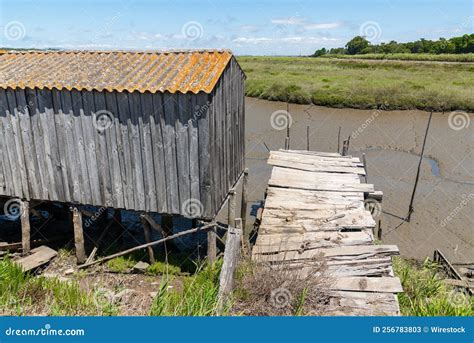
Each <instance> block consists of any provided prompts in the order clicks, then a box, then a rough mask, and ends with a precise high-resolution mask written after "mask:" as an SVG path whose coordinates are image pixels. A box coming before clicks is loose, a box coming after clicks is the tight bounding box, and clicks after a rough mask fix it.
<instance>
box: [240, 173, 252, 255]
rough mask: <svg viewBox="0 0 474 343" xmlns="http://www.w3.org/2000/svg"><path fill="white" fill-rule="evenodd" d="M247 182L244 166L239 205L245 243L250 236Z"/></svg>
mask: <svg viewBox="0 0 474 343" xmlns="http://www.w3.org/2000/svg"><path fill="white" fill-rule="evenodd" d="M248 183H249V169H248V168H245V170H244V179H243V182H242V203H241V206H240V217H241V218H242V229H243V241H244V242H245V244H248V240H249V236H250V233H249V231H248V230H247V206H248ZM248 246H250V245H248Z"/></svg>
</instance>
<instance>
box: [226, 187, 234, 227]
mask: <svg viewBox="0 0 474 343" xmlns="http://www.w3.org/2000/svg"><path fill="white" fill-rule="evenodd" d="M227 211H228V212H227V223H228V224H229V226H231V227H235V189H231V190H230V191H229V203H228V205H227Z"/></svg>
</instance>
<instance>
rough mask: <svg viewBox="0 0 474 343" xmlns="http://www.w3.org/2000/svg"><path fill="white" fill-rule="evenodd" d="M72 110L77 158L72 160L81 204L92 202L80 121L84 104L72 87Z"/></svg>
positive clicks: (78, 92)
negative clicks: (76, 171) (76, 175)
mask: <svg viewBox="0 0 474 343" xmlns="http://www.w3.org/2000/svg"><path fill="white" fill-rule="evenodd" d="M71 101H72V112H71V119H72V121H71V124H72V131H73V132H74V137H75V139H74V141H75V149H76V154H77V155H76V157H78V159H77V160H75V161H74V168H76V169H77V170H78V172H79V182H80V186H79V187H80V191H81V199H82V203H83V204H93V199H92V189H91V184H90V181H89V180H90V177H89V170H88V168H87V163H88V159H87V158H86V142H85V141H84V137H85V136H84V134H83V132H84V131H83V129H82V121H83V119H82V118H83V117H84V116H85V113H84V105H83V103H82V94H81V92H80V91H77V90H75V89H73V90H72V91H71ZM94 159H95V157H94Z"/></svg>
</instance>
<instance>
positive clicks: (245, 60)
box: [238, 56, 474, 112]
mask: <svg viewBox="0 0 474 343" xmlns="http://www.w3.org/2000/svg"><path fill="white" fill-rule="evenodd" d="M238 62H239V64H240V65H241V66H242V68H243V69H244V71H245V73H246V75H247V81H246V95H247V96H250V97H254V98H260V99H266V100H272V101H289V102H290V103H297V104H315V105H320V106H328V107H336V108H344V107H349V108H358V109H373V108H378V107H381V106H384V108H386V109H390V110H398V109H406V110H411V109H422V110H435V111H443V110H444V111H453V110H464V111H471V112H472V111H474V98H473V97H472V93H473V91H474V64H473V63H439V62H432V63H430V62H426V61H424V62H416V61H387V60H371V61H365V60H335V59H330V58H310V57H248V56H242V57H239V58H238Z"/></svg>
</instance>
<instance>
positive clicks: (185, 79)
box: [0, 50, 232, 93]
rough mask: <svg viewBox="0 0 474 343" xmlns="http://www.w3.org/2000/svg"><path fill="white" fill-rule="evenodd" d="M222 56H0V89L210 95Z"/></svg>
mask: <svg viewBox="0 0 474 343" xmlns="http://www.w3.org/2000/svg"><path fill="white" fill-rule="evenodd" d="M231 58H232V53H231V52H230V51H226V50H201V51H197V50H189V51H169V52H126V51H40V52H38V51H28V52H7V53H4V54H0V88H5V89H6V88H21V89H24V88H39V89H43V88H47V89H53V88H56V89H68V90H72V89H77V90H87V91H92V90H97V91H103V90H107V91H119V92H122V91H128V92H133V91H138V92H141V93H143V92H146V91H148V92H151V93H156V92H166V91H168V92H171V93H175V92H181V93H187V92H193V93H198V92H200V91H203V92H206V93H210V92H211V91H212V89H213V88H214V86H215V85H216V83H217V81H218V79H219V77H220V76H221V74H222V72H223V71H224V69H225V67H226V66H227V64H228V63H229V61H230V60H231Z"/></svg>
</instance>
